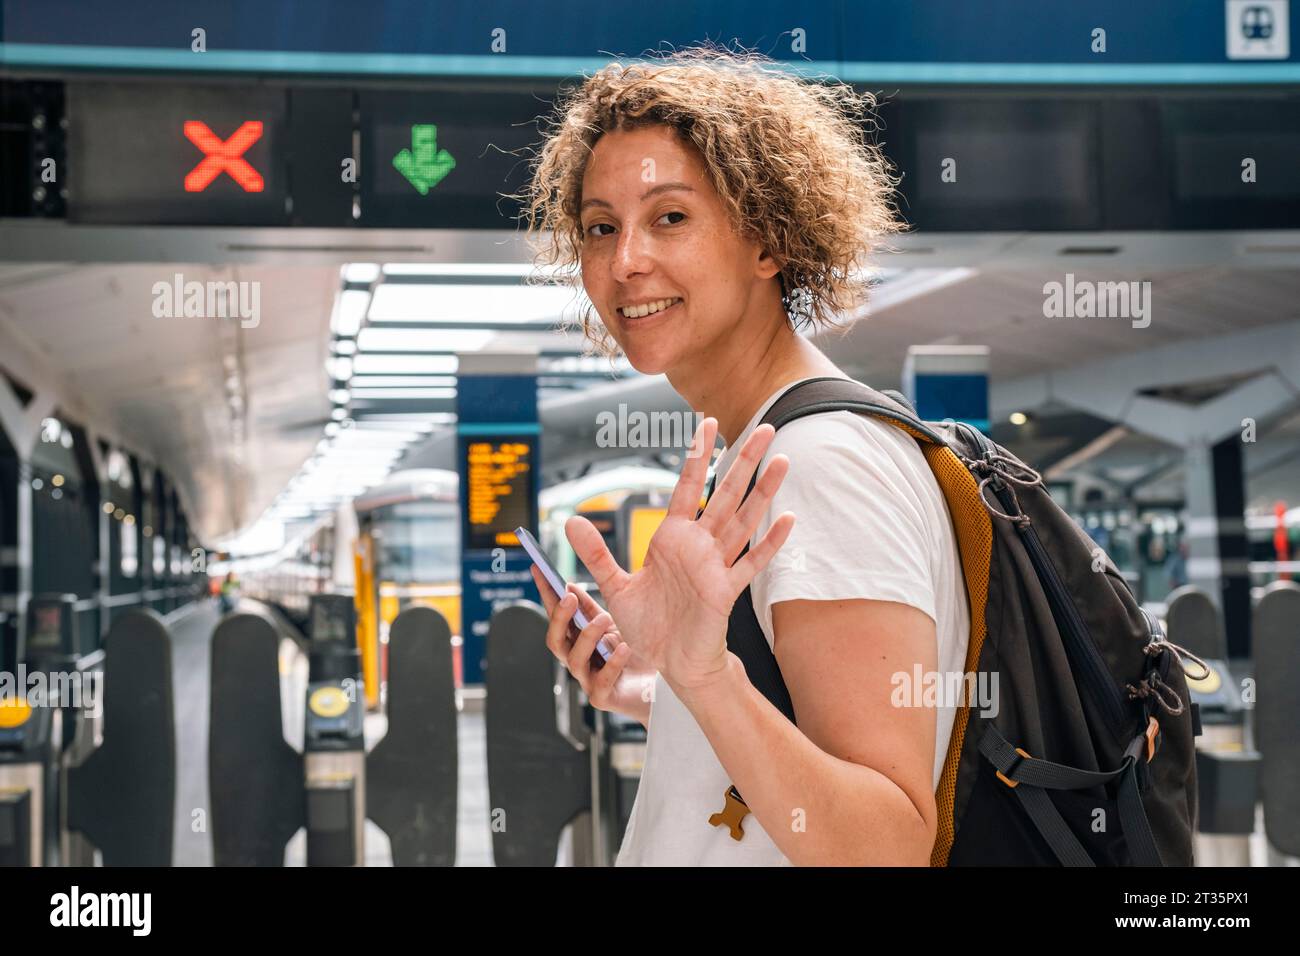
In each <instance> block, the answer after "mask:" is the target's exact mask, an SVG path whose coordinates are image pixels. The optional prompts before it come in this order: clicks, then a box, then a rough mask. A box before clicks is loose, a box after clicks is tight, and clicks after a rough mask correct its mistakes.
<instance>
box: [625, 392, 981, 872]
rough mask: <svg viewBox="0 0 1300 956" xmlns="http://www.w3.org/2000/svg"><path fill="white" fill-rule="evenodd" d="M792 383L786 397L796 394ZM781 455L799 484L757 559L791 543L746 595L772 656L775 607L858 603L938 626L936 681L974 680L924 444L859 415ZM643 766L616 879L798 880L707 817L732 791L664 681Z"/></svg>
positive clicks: (830, 420) (810, 424)
mask: <svg viewBox="0 0 1300 956" xmlns="http://www.w3.org/2000/svg"><path fill="white" fill-rule="evenodd" d="M792 384H794V383H790V385H792ZM790 385H783V386H782V387H781V388H780V389H778V390H777V391H776V392H774V393H773V394H772V396H771V397H770V398H768V400H767V401H766V402H764V403H763V405H762V407H761V408H759V410H758V411H757V412H756V413H755V414H754V417H753V418H752V419H751V420H750V422H749V424H748V425H747V426H746V427H745V430H744V431H743V432H742V433H741V435H740V437H739V438H738V439H737V440H736V441H735V442H734V443H733V444H732V445H731V446H730V447H728V448H727V449H726V451H725V452H724V453H723V455H722V457H721V458H720V459H719V461H718V465H717V472H718V475H719V478H718V480H719V481H721V480H722V478H721V476H722V475H725V474H726V470H727V469H728V468H729V467H730V466H731V463H732V461H733V460H734V459H735V457H736V455H737V454H738V453H739V449H740V447H741V446H742V445H744V443H745V439H746V438H748V437H749V434H750V432H752V431H753V430H754V429H755V428H756V427H757V426H758V423H759V422H760V421H762V419H763V415H764V414H766V412H767V410H768V409H769V408H770V407H771V406H772V404H773V403H774V402H775V401H776V400H777V399H778V398H779V397H780V396H781V395H782V394H783V393H784V392H785V391H786V390H787V389H788V388H790ZM776 454H784V455H786V456H787V457H788V458H789V459H790V470H789V472H788V473H787V474H786V477H785V480H784V481H783V482H782V483H781V487H780V488H779V489H778V490H777V493H776V496H775V498H774V499H773V501H772V504H771V506H770V507H769V509H768V512H767V514H766V515H765V516H764V518H763V520H762V521H761V522H760V524H759V526H758V528H757V529H756V531H755V533H754V536H753V538H752V539H751V540H750V546H751V547H752V546H753V545H754V544H755V543H756V542H757V541H759V540H760V539H761V538H762V536H763V535H764V534H766V533H767V530H768V528H769V527H771V524H772V521H773V519H774V518H776V517H779V516H780V515H781V513H782V512H785V511H793V512H794V513H795V516H796V521H795V525H794V530H793V531H791V533H790V536H789V538H787V539H786V542H785V544H784V545H782V547H781V550H780V551H779V552H778V553H777V554H776V556H775V557H774V558H773V559H772V561H771V562H770V563H769V564H768V566H767V567H766V568H764V569H763V570H762V571H760V572H759V573H758V574H757V575H756V576H755V578H754V580H753V582H752V583H751V585H750V591H751V595H752V597H753V599H754V611H755V613H756V615H757V617H758V620H759V625H760V626H761V627H762V630H763V636H764V637H766V638H767V643H768V646H769V647H771V646H772V641H773V639H772V605H773V604H776V603H778V602H780V601H793V600H800V599H803V600H814V601H818V600H820V601H833V600H845V599H852V598H864V599H874V600H880V601H897V602H899V603H902V604H907V605H911V606H912V607H916V608H919V609H920V610H922V611H924V612H925V613H926V614H928V615H929V616H930V617H931V618H933V619H934V621H935V624H936V629H937V633H938V643H939V648H938V651H939V653H938V662H939V671H940V673H943V674H951V673H960V672H962V671H964V670H965V666H966V645H967V642H968V641H969V638H970V612H969V610H968V604H967V598H966V588H965V583H964V581H963V578H962V573H961V559H960V557H959V555H958V551H957V542H956V538H955V536H954V534H953V530H952V522H951V519H950V518H949V514H948V506H947V502H946V501H945V500H944V497H943V493H942V491H940V489H939V486H938V483H937V482H936V481H935V479H934V475H933V473H932V472H931V471H930V466H929V465H928V464H927V463H926V461H925V457H924V456H923V455H922V453H921V450H920V448H919V447H918V445H917V443H916V440H915V439H913V438H912V437H911V436H910V435H908V434H906V433H905V432H903V431H901V430H899V429H897V428H895V427H894V426H892V425H889V424H886V423H884V422H880V421H877V420H876V419H873V418H867V417H865V416H862V415H858V414H856V413H853V412H823V413H820V414H815V415H807V416H805V417H803V418H800V419H798V420H796V421H793V422H790V423H789V424H787V425H785V426H784V427H782V428H781V429H780V430H779V431H778V432H777V433H776V437H775V438H774V439H773V441H772V444H771V445H770V446H769V447H768V450H767V453H766V455H764V458H763V464H762V466H760V471H759V473H760V474H761V473H762V468H765V467H766V466H767V462H768V460H769V459H770V458H771V457H772V456H773V455H776ZM654 693H655V696H654V703H653V705H652V707H651V711H650V723H649V733H648V738H647V742H646V755H645V764H644V767H643V769H642V773H641V783H640V787H639V788H638V790H637V795H636V801H635V803H634V804H633V807H632V815H631V818H630V819H629V821H628V826H627V832H626V833H625V834H624V837H623V844H622V846H621V847H620V849H619V854H618V860H617V865H619V866H790V865H791V863H790V861H789V860H788V859H787V858H786V857H785V855H784V854H783V853H781V851H780V850H779V849H777V847H776V844H774V843H773V842H772V839H771V838H770V837H769V836H768V835H767V834H766V833H765V832H764V831H763V828H762V826H760V825H759V823H758V820H757V819H756V818H755V817H754V815H753V814H750V815H749V816H747V817H746V818H745V835H744V839H742V840H733V839H732V838H731V836H730V834H729V833H728V831H727V828H726V827H715V826H712V825H711V824H710V823H709V816H710V815H711V814H713V813H716V812H717V811H719V810H721V809H722V805H723V794H724V792H725V791H726V789H727V786H728V785H729V784H730V783H731V780H730V777H729V776H728V774H727V772H726V770H725V769H724V768H723V766H722V764H721V763H720V762H719V761H718V758H717V756H716V755H715V754H714V752H713V747H712V746H711V745H710V743H709V741H708V738H707V737H705V736H704V732H703V731H702V730H700V727H699V725H698V724H697V723H696V722H695V718H694V717H692V716H691V713H690V711H689V710H687V709H686V707H685V706H684V705H683V704H682V703H681V701H680V700H678V699H677V696H676V695H675V694H674V693H673V691H672V688H670V687H669V686H668V684H667V682H666V681H665V680H664V678H663V675H662V674H661V675H659V676H658V677H657V678H656V680H655V688H654ZM937 711H938V713H937V721H936V727H935V758H934V785H935V787H936V788H937V787H938V785H939V777H940V775H941V774H942V772H943V764H944V759H945V757H946V756H947V752H948V739H949V737H950V736H951V734H952V725H953V719H954V717H955V714H956V710H955V707H953V706H947V707H939V708H937Z"/></svg>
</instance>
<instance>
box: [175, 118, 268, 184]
mask: <svg viewBox="0 0 1300 956" xmlns="http://www.w3.org/2000/svg"><path fill="white" fill-rule="evenodd" d="M185 138H186V139H188V140H189V141H190V142H191V143H193V144H194V145H195V146H197V147H198V148H199V149H201V150H203V152H204V157H203V162H201V163H199V164H198V165H197V166H195V167H194V168H193V169H191V170H190V171H189V173H188V174H187V175H186V177H185V191H186V192H187V193H201V192H203V190H205V189H207V188H208V186H209V184H211V182H212V181H213V180H214V179H216V178H217V177H218V176H220V175H221V174H222V173H223V172H224V173H229V174H230V178H231V179H233V180H234V181H235V182H237V183H239V185H240V186H242V187H243V189H244V192H246V193H260V192H261V191H262V190H263V189H264V188H265V187H266V183H265V182H264V181H263V179H262V174H261V173H259V172H258V171H257V170H256V169H254V168H253V167H252V166H250V165H249V164H248V160H246V159H244V158H243V156H244V153H245V152H247V151H248V147H250V146H252V145H253V144H254V143H256V142H257V141H258V140H259V139H261V138H262V121H261V120H249V121H248V122H247V123H245V124H244V125H243V126H241V127H239V129H237V130H235V133H234V135H233V136H231V137H230V139H228V140H226V141H225V142H224V143H223V142H222V141H221V140H220V139H219V138H218V137H217V135H216V134H215V133H213V132H212V130H210V129H208V124H207V123H201V122H199V121H198V120H186V121H185Z"/></svg>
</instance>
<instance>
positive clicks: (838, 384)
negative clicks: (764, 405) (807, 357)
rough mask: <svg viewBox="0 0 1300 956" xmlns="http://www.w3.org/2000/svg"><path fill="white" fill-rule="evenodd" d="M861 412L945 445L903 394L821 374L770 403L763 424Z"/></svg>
mask: <svg viewBox="0 0 1300 956" xmlns="http://www.w3.org/2000/svg"><path fill="white" fill-rule="evenodd" d="M838 411H845V412H862V413H865V414H867V415H870V416H872V417H873V418H879V419H880V420H881V421H884V422H887V423H889V424H891V425H893V426H895V427H897V428H901V429H902V430H903V431H905V432H907V433H908V434H909V435H911V436H912V437H913V438H915V439H917V440H918V441H923V442H927V443H930V444H935V445H946V444H947V441H946V440H945V439H944V437H943V436H942V435H941V434H939V433H938V432H937V431H935V430H934V429H933V428H931V427H930V426H929V425H927V424H926V423H925V422H923V421H921V419H919V418H918V417H917V416H916V412H915V411H914V410H913V409H912V406H911V405H910V404H909V403H908V402H907V400H906V399H905V398H903V396H902V395H901V394H899V393H897V392H878V391H876V390H875V389H874V388H870V387H868V386H866V385H863V384H862V383H861V382H858V381H854V380H853V379H851V378H839V377H836V376H823V377H821V378H810V379H805V380H804V381H802V382H797V383H796V384H795V385H793V386H792V387H791V388H789V389H787V390H786V391H785V393H784V394H783V395H782V396H781V397H780V398H778V399H777V400H776V401H775V402H773V403H772V407H771V408H769V409H768V410H767V414H765V415H764V416H763V423H766V424H769V425H771V426H772V427H773V428H776V429H780V428H781V426H782V425H785V424H787V423H788V422H792V421H794V420H795V419H796V418H803V417H804V416H805V415H817V414H820V413H821V412H838Z"/></svg>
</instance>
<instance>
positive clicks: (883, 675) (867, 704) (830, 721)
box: [679, 600, 938, 866]
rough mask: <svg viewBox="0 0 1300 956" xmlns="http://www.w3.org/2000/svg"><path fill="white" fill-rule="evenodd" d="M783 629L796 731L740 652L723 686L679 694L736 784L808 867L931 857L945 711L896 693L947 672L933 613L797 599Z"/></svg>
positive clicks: (788, 852) (782, 652)
mask: <svg viewBox="0 0 1300 956" xmlns="http://www.w3.org/2000/svg"><path fill="white" fill-rule="evenodd" d="M772 623H773V630H774V633H775V637H776V656H777V661H778V663H779V664H780V666H781V673H782V675H783V677H784V678H785V682H786V686H787V687H788V688H789V691H790V697H791V700H792V702H793V704H794V708H795V714H796V715H797V717H798V720H799V726H798V727H796V726H794V725H793V724H791V723H790V722H789V721H788V720H786V718H785V717H784V715H782V714H781V712H780V711H779V710H777V709H776V708H775V707H773V706H772V705H771V703H769V702H768V700H767V699H766V698H765V697H763V695H762V694H761V693H760V692H759V691H758V690H757V689H756V688H755V687H754V686H753V685H752V684H751V683H750V682H749V679H748V678H747V677H746V675H745V671H744V667H743V665H742V664H741V663H740V660H739V658H736V657H734V655H733V656H732V657H731V659H730V662H729V667H728V668H727V670H726V671H725V672H724V673H723V674H721V675H720V676H719V679H718V680H717V681H716V682H714V683H711V684H709V685H707V686H704V687H697V688H693V689H690V690H687V691H685V692H684V693H683V694H679V696H681V699H682V702H683V704H685V706H686V707H687V708H688V709H689V710H690V711H691V713H692V715H694V717H695V719H696V722H697V723H698V724H699V725H700V728H701V729H702V730H703V731H704V733H705V735H706V736H707V737H708V739H709V742H710V743H711V744H712V745H713V750H714V752H715V753H716V754H717V757H718V760H719V761H720V762H721V763H722V765H723V767H725V768H726V770H727V773H728V774H729V775H730V777H731V782H732V783H733V784H735V786H736V788H737V789H738V790H739V791H740V793H741V795H742V796H743V797H744V798H745V802H746V804H748V806H749V808H750V811H751V812H752V813H753V814H754V816H755V817H757V818H758V821H759V823H761V824H762V826H763V829H764V830H765V831H766V832H767V834H768V835H769V836H770V837H771V838H772V841H773V842H774V843H775V844H776V845H777V847H778V849H780V850H781V852H782V853H783V854H784V855H785V856H786V857H787V858H788V859H789V860H790V861H791V862H793V863H795V864H797V865H801V866H901V865H916V866H924V865H926V864H927V863H928V862H929V859H930V850H931V848H932V847H933V845H934V840H935V833H936V828H937V816H938V814H937V810H936V807H935V800H934V792H933V774H934V737H935V721H936V719H937V715H936V713H935V708H934V707H895V706H893V705H892V704H891V699H893V697H894V686H895V685H894V678H895V675H896V674H903V675H906V680H908V681H909V682H910V681H912V680H913V674H914V668H916V667H917V666H919V667H920V670H921V672H922V674H928V673H933V672H934V671H935V670H936V669H937V667H938V647H937V640H936V634H935V624H934V621H933V620H932V619H931V618H930V617H929V616H928V615H927V614H925V613H924V612H922V611H920V610H918V609H917V608H914V607H910V606H908V605H905V604H899V603H895V602H892V601H868V600H847V601H804V600H798V601H782V602H779V603H777V604H774V605H773V606H772ZM718 800H719V808H720V807H721V805H722V794H718Z"/></svg>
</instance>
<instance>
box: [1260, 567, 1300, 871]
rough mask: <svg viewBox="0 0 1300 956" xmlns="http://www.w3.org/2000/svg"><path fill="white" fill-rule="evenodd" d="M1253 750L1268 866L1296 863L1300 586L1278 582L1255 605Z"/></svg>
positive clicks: (1299, 846)
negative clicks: (1257, 754) (1257, 766)
mask: <svg viewBox="0 0 1300 956" xmlns="http://www.w3.org/2000/svg"><path fill="white" fill-rule="evenodd" d="M1252 635H1253V640H1254V655H1255V669H1256V688H1255V689H1256V692H1257V703H1256V706H1255V714H1254V716H1255V721H1254V730H1255V734H1254V737H1255V746H1256V747H1258V748H1259V752H1260V755H1261V762H1260V780H1259V787H1260V796H1261V798H1262V800H1263V804H1264V835H1265V837H1266V838H1267V841H1268V855H1269V860H1268V863H1269V865H1270V866H1282V865H1288V863H1287V861H1286V860H1284V859H1283V857H1290V858H1291V861H1290V863H1289V865H1292V866H1294V865H1295V858H1296V857H1300V734H1297V732H1296V730H1297V728H1300V695H1297V693H1296V688H1297V687H1300V584H1297V583H1296V582H1294V581H1276V582H1274V583H1273V584H1270V585H1268V587H1266V588H1265V589H1264V594H1263V596H1262V597H1261V598H1260V600H1259V603H1258V604H1256V605H1255V610H1254V620H1253V631H1252Z"/></svg>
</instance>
